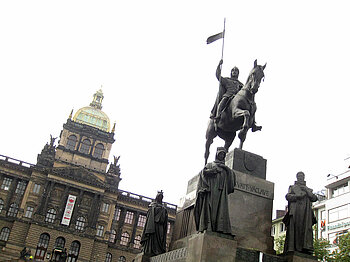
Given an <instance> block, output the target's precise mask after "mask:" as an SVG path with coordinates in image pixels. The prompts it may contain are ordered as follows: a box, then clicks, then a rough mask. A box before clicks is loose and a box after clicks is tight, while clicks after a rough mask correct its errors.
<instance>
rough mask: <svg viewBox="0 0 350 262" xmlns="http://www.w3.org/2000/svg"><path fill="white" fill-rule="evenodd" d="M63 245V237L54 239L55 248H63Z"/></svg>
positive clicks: (64, 242) (64, 241)
mask: <svg viewBox="0 0 350 262" xmlns="http://www.w3.org/2000/svg"><path fill="white" fill-rule="evenodd" d="M65 244H66V240H65V239H64V237H58V238H56V242H55V248H64V245H65Z"/></svg>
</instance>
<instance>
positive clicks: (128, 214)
mask: <svg viewBox="0 0 350 262" xmlns="http://www.w3.org/2000/svg"><path fill="white" fill-rule="evenodd" d="M133 218H134V213H133V212H130V211H127V212H126V215H125V220H124V223H125V224H132V220H133Z"/></svg>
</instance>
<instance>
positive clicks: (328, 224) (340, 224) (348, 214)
mask: <svg viewBox="0 0 350 262" xmlns="http://www.w3.org/2000/svg"><path fill="white" fill-rule="evenodd" d="M349 171H350V170H349ZM349 171H347V172H345V173H343V174H341V175H339V176H332V177H331V179H330V180H329V182H330V183H329V184H328V185H326V194H325V196H326V197H325V199H324V200H319V201H317V202H315V203H314V205H313V209H314V211H315V215H316V218H317V230H316V237H317V238H324V239H327V240H329V242H330V243H331V245H332V247H331V251H332V250H334V249H336V247H337V241H338V238H339V236H341V235H343V234H346V233H347V232H350V190H349V188H350V174H349V173H348V172H349Z"/></svg>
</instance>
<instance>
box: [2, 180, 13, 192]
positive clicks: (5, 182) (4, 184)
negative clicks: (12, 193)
mask: <svg viewBox="0 0 350 262" xmlns="http://www.w3.org/2000/svg"><path fill="white" fill-rule="evenodd" d="M11 183H12V178H8V177H4V180H3V181H2V184H1V189H3V190H9V189H10V186H11Z"/></svg>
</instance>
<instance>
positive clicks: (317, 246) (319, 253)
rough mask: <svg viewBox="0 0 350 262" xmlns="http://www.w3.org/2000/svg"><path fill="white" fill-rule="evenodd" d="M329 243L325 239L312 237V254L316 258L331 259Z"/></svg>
mask: <svg viewBox="0 0 350 262" xmlns="http://www.w3.org/2000/svg"><path fill="white" fill-rule="evenodd" d="M329 247H330V243H329V241H328V240H327V239H322V238H320V239H314V254H315V257H317V259H318V260H321V261H332V260H331V257H330V254H329V250H328V248H329Z"/></svg>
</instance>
